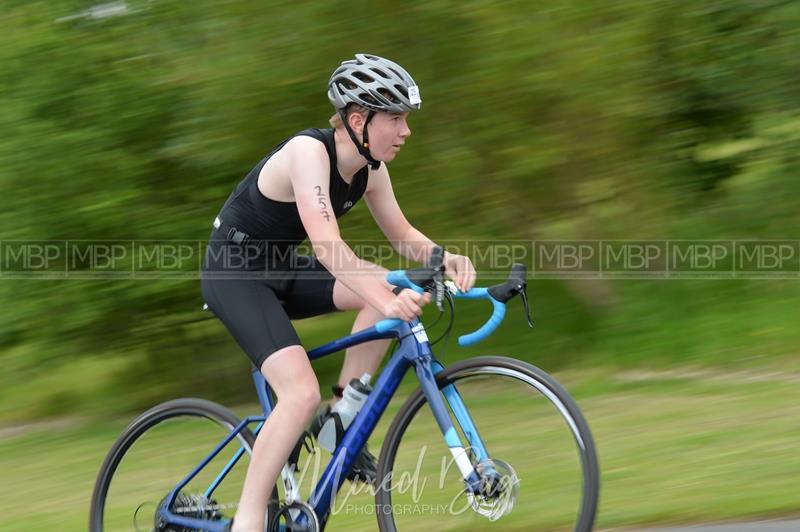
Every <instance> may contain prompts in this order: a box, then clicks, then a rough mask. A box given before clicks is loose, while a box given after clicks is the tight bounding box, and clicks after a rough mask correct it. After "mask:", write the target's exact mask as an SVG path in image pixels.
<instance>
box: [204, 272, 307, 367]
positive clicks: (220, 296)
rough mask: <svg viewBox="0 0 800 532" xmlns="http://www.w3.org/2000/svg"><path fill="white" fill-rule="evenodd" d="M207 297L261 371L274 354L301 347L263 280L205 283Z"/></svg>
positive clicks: (275, 297) (286, 318) (216, 280)
mask: <svg viewBox="0 0 800 532" xmlns="http://www.w3.org/2000/svg"><path fill="white" fill-rule="evenodd" d="M202 286H203V296H204V297H205V299H206V303H208V306H209V307H210V308H211V310H212V311H213V312H214V314H215V315H216V316H217V317H218V318H219V319H220V321H222V323H224V324H225V327H226V328H227V329H228V331H230V333H231V335H232V336H233V337H234V339H235V340H236V342H237V343H238V344H239V346H241V348H242V349H243V350H244V352H245V353H247V356H248V357H250V360H252V361H253V364H255V366H256V367H257V368H261V366H262V364H263V363H264V360H266V358H267V357H268V356H270V355H271V354H272V353H274V352H276V351H278V350H279V349H283V348H284V347H288V346H299V345H301V344H300V339H299V338H298V336H297V333H296V332H295V330H294V327H292V322H291V321H290V320H289V316H287V315H286V312H285V311H284V309H283V307H282V306H281V302H280V300H279V299H278V296H277V295H276V294H275V291H274V290H273V289H272V288H270V286H268V284H267V283H266V281H264V280H260V279H203V281H202Z"/></svg>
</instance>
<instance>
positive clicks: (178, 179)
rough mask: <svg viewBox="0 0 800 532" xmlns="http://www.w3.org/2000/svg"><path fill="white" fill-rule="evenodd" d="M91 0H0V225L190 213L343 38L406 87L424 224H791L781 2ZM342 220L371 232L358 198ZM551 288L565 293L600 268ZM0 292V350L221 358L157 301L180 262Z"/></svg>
mask: <svg viewBox="0 0 800 532" xmlns="http://www.w3.org/2000/svg"><path fill="white" fill-rule="evenodd" d="M92 5H93V4H92V3H90V2H83V1H68V0H62V1H48V2H41V1H39V2H37V1H28V2H13V1H7V2H5V10H4V13H3V14H2V15H0V28H2V31H0V44H1V46H0V128H2V131H3V138H2V139H1V140H0V197H2V198H3V200H4V202H3V203H4V204H3V208H2V209H0V227H2V229H0V240H4V241H8V240H67V239H72V240H77V239H89V240H91V239H105V240H143V239H151V240H159V239H165V240H174V239H185V240H202V239H204V238H206V237H207V235H208V233H209V231H210V222H211V220H212V219H213V216H214V214H215V213H216V211H217V209H218V208H219V207H220V206H221V204H222V202H223V201H224V199H225V198H226V197H227V194H228V192H229V191H230V190H231V188H232V187H233V186H234V185H235V184H236V182H238V180H239V179H241V178H242V177H243V176H244V175H245V174H246V172H247V171H248V170H249V169H250V168H251V167H252V165H253V164H254V163H255V162H256V161H258V160H259V159H260V158H261V157H262V156H263V155H264V154H265V153H266V152H268V151H269V150H270V149H271V147H272V146H274V145H275V144H277V143H278V142H279V141H281V140H282V139H283V138H285V137H286V136H288V135H290V134H291V133H293V132H295V131H297V130H300V129H303V128H305V127H309V126H318V127H325V126H326V125H327V117H328V116H329V115H330V114H331V113H332V109H331V108H330V106H329V104H328V102H327V99H326V97H325V90H326V82H327V79H328V76H329V75H330V73H331V71H332V70H333V68H334V67H335V66H336V65H337V64H338V63H339V62H340V61H342V60H343V59H345V58H348V57H350V56H351V55H352V54H353V53H354V52H357V51H367V52H371V53H376V54H379V55H385V56H387V57H390V58H392V59H394V60H396V61H398V62H400V63H401V64H403V65H404V66H406V67H407V68H408V69H409V70H410V71H411V72H412V73H413V75H414V76H415V78H416V80H417V81H418V82H419V84H420V86H421V90H422V97H423V99H424V107H423V110H422V111H421V112H419V113H415V114H414V115H413V117H412V118H411V125H412V130H413V135H412V137H411V138H410V140H409V144H408V146H407V147H406V149H405V150H404V151H403V153H402V155H401V156H400V158H399V159H398V161H396V163H394V164H393V165H392V173H393V176H394V180H395V191H396V193H397V195H398V197H399V199H400V202H401V205H403V207H404V209H405V210H406V211H407V214H408V216H409V218H410V219H411V220H412V221H413V222H414V223H415V224H416V225H418V226H419V227H420V228H421V229H422V230H423V231H425V232H426V233H428V234H429V235H430V236H431V237H432V238H434V239H442V240H445V239H454V240H456V239H464V238H509V239H510V238H528V239H531V238H541V239H577V238H581V239H591V238H608V239H611V238H625V239H636V238H641V239H644V238H705V239H711V238H798V236H797V229H796V228H797V227H798V226H799V224H798V221H800V220H799V219H798V218H799V217H800V215H799V214H798V213H800V200H799V199H798V194H797V192H798V184H797V179H796V177H795V176H796V175H797V166H798V156H797V154H798V153H800V151H799V150H798V148H800V109H798V107H797V102H798V101H800V86H799V85H798V83H797V72H798V71H800V30H798V28H800V24H798V22H800V4H798V3H797V2H786V1H777V0H776V1H766V0H765V1H762V2H732V1H723V0H710V1H707V2H702V3H699V4H698V3H697V2H690V1H688V0H669V1H667V0H657V1H652V2H644V3H643V2H635V1H633V0H623V1H619V2H612V3H606V4H597V3H594V4H592V3H586V2H576V1H572V0H562V1H550V2H545V3H543V4H541V5H539V4H537V5H533V4H531V3H530V2H525V1H508V2H497V1H486V0H475V1H467V2H452V1H445V0H433V1H431V2H425V3H400V4H398V3H396V2H393V3H390V2H349V1H348V2H345V1H342V0H336V1H331V2H299V3H292V2H270V3H269V5H266V4H263V3H247V2H212V1H208V0H200V1H198V2H178V1H176V0H158V1H145V0H138V1H133V0H131V1H128V2H127V3H124V4H122V3H116V4H109V5H111V7H114V6H116V9H117V11H118V12H117V13H116V14H113V16H112V14H109V13H106V14H107V15H108V16H101V14H98V13H99V12H97V11H95V12H94V15H92V16H79V15H81V13H86V12H85V11H84V10H87V9H90V8H91V7H92ZM109 5H107V6H109ZM95 7H96V6H95ZM112 11H113V9H112ZM767 207H769V208H767ZM465 212H468V213H470V215H469V219H470V221H471V222H473V223H470V224H468V225H467V224H464V213H465ZM478 220H479V222H477V223H475V222H476V221H478ZM343 228H344V232H345V235H346V236H347V237H349V238H377V237H379V234H378V232H377V230H376V228H375V227H374V224H373V223H372V222H371V221H370V219H369V215H368V213H367V211H366V209H365V208H360V209H357V210H356V211H355V212H353V213H352V214H351V215H350V216H349V217H348V218H347V219H346V220H345V221H344V222H343ZM587 287H588V288H587ZM562 289H563V287H562V288H558V289H555V291H554V292H553V293H554V294H558V296H557V297H556V296H553V298H554V299H553V302H552V303H553V305H565V306H564V307H563V308H564V309H571V310H575V309H576V308H579V307H583V306H584V305H589V306H591V304H590V302H591V300H592V299H594V298H596V297H597V298H601V299H602V298H606V297H607V296H608V292H609V291H615V290H616V289H615V288H614V287H608V286H605V287H603V286H602V285H601V286H600V289H599V291H598V290H597V285H596V286H595V287H594V288H592V287H591V285H585V286H583V287H582V288H580V289H579V290H578V296H580V297H583V298H584V301H583V302H578V301H571V300H570V297H571V296H569V295H567V296H566V297H564V294H563V293H562V292H561V290H562ZM583 290H586V292H584V293H583V295H581V292H582V291H583ZM0 291H2V294H3V301H5V302H6V304H5V305H3V307H2V308H0V357H3V356H4V353H5V354H6V356H9V355H8V353H10V352H12V351H13V352H18V351H15V350H18V349H19V348H20V346H24V347H25V349H24V352H25V353H26V356H29V357H30V362H31V363H38V362H42V361H63V360H66V359H68V358H69V357H71V356H78V355H86V354H99V353H105V352H109V353H125V354H127V355H128V356H130V357H131V360H132V361H135V362H134V363H133V364H132V365H133V366H136V367H138V368H140V369H141V370H142V371H145V372H147V371H148V370H147V369H146V368H150V369H151V370H152V371H153V372H154V373H155V374H163V372H164V371H170V368H173V369H172V370H171V371H175V368H179V367H180V365H182V364H189V365H191V364H197V365H200V364H201V363H203V364H206V363H207V364H210V366H209V367H213V368H216V369H217V370H220V371H221V368H223V367H225V365H226V364H225V363H223V362H220V361H218V360H217V358H218V356H217V355H216V354H215V353H214V349H215V348H219V347H220V346H222V345H226V346H227V345H229V344H224V343H223V342H224V341H223V340H221V339H219V338H218V337H219V336H220V335H221V334H224V333H222V329H221V328H218V329H213V334H211V333H202V332H198V327H195V326H184V325H181V324H180V323H181V322H182V320H186V319H192V318H193V317H194V316H195V315H196V314H198V311H197V308H198V306H199V304H200V295H199V285H198V282H197V281H196V280H186V281H164V280H161V281H141V280H138V281H123V280H116V281H115V280H92V281H88V280H87V281H80V280H67V281H63V280H62V281H33V280H32V281H24V280H14V281H3V282H2V283H0ZM573 292H574V291H573ZM586 294H588V296H587V295H586ZM587 298H588V299H587ZM610 300H613V298H611V299H609V301H610ZM570 305H571V306H570ZM582 319H583V318H582ZM582 327H589V325H588V324H586V323H584V325H583V326H582ZM564 334H565V335H567V334H569V335H575V334H578V332H576V330H575V329H574V328H573V326H565V329H564ZM215 360H216V362H213V361H215ZM183 367H185V366H183ZM142 368H144V369H142ZM237 371H238V369H237ZM195 373H197V375H196V378H197V379H200V380H199V381H196V382H202V379H203V377H202V375H203V371H200V370H198V371H196V372H195ZM205 375H206V377H207V375H208V373H207V372H206V373H205ZM176 380H177V379H176Z"/></svg>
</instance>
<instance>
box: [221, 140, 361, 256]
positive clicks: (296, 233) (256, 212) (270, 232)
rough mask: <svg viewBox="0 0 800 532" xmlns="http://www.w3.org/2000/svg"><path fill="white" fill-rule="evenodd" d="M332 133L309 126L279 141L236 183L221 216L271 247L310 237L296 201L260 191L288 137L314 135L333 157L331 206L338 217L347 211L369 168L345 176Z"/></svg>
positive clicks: (357, 196)
mask: <svg viewBox="0 0 800 532" xmlns="http://www.w3.org/2000/svg"><path fill="white" fill-rule="evenodd" d="M333 132H334V131H333V129H316V128H310V129H306V130H303V131H301V132H299V133H297V134H295V135H293V136H292V137H289V138H288V139H286V140H284V141H283V142H281V143H280V144H278V145H277V146H276V147H275V148H274V149H273V150H272V151H271V152H270V153H269V154H268V155H267V156H266V157H264V158H263V159H262V160H261V161H259V162H258V164H257V165H256V166H255V167H254V168H253V169H252V170H250V173H248V174H247V177H245V178H244V179H243V180H242V181H241V182H239V184H238V185H236V187H235V188H234V190H233V192H231V194H230V196H228V199H227V200H226V201H225V204H224V205H223V206H222V209H221V210H220V213H219V215H218V218H219V219H220V220H221V221H222V222H223V223H224V224H227V225H229V226H233V227H236V228H237V229H238V230H239V231H242V232H244V233H247V234H248V235H250V238H251V239H252V240H263V241H265V242H267V246H268V247H272V248H280V249H288V248H294V247H296V246H297V245H298V244H300V243H301V242H303V241H304V240H305V239H306V238H307V237H308V234H307V233H306V230H305V228H304V227H303V223H302V221H301V220H300V213H299V212H298V211H297V204H296V203H295V202H293V201H292V202H287V201H276V200H273V199H270V198H267V197H266V196H264V195H263V194H262V193H261V191H260V190H258V175H259V173H260V172H261V169H262V168H263V167H264V165H265V164H266V162H267V161H268V160H269V158H270V157H272V156H273V155H274V154H275V153H276V152H277V151H278V150H280V149H281V148H282V147H283V146H284V145H285V144H286V143H287V142H288V141H289V140H291V139H292V138H294V137H296V136H300V135H303V136H308V137H312V138H315V139H317V140H319V141H320V142H322V143H323V144H324V145H325V149H326V151H327V152H328V158H329V159H330V190H329V197H330V200H331V203H332V205H331V207H332V210H333V212H334V214H335V216H336V218H341V217H342V216H344V215H345V214H347V212H348V211H349V210H350V209H351V208H352V207H353V205H355V204H356V202H358V200H359V199H361V197H362V196H363V195H364V191H365V190H366V189H367V179H368V176H369V169H368V167H367V166H366V165H365V166H364V167H363V168H362V169H360V170H359V171H358V172H356V174H355V175H354V176H353V180H352V183H350V184H348V183H347V182H346V181H345V180H344V179H343V178H342V176H341V174H339V170H338V169H337V167H336V144H335V141H334V138H333ZM221 238H223V237H222V235H219V232H217V234H216V235H215V234H214V233H213V232H212V239H213V240H220V239H221Z"/></svg>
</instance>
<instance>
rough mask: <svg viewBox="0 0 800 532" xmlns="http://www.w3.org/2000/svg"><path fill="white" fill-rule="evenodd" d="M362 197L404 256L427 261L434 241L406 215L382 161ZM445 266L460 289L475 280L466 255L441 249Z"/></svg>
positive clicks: (467, 287) (465, 288) (387, 236)
mask: <svg viewBox="0 0 800 532" xmlns="http://www.w3.org/2000/svg"><path fill="white" fill-rule="evenodd" d="M364 197H365V199H366V201H367V206H369V210H370V212H371V213H372V217H373V218H374V219H375V222H377V224H378V226H379V227H380V228H381V231H383V234H384V235H386V238H387V239H388V240H389V242H391V243H392V246H393V247H394V248H395V249H396V250H397V252H398V253H400V254H401V255H403V256H404V257H406V258H408V259H411V260H414V261H417V262H427V261H428V259H429V258H430V254H431V252H432V251H433V248H434V247H436V244H435V243H434V242H433V241H432V240H431V239H430V238H428V237H427V236H425V235H424V234H422V232H421V231H419V230H418V229H417V228H415V227H414V226H412V225H411V223H409V221H408V220H407V219H406V217H405V215H404V214H403V211H402V210H401V209H400V205H398V203H397V198H396V197H395V195H394V190H393V189H392V181H391V179H390V177H389V171H388V170H387V169H386V165H385V164H382V165H381V166H380V168H378V169H377V170H374V171H371V172H370V176H369V184H368V185H367V190H366V192H365V194H364ZM445 266H446V268H447V270H448V275H449V276H450V277H451V278H452V279H453V280H454V281H455V283H456V286H458V287H459V288H460V289H462V290H465V291H466V290H469V289H470V288H472V286H473V285H474V284H475V277H476V275H475V268H474V267H473V266H472V262H471V261H470V260H469V259H468V258H467V257H464V256H461V255H454V254H451V253H448V252H445Z"/></svg>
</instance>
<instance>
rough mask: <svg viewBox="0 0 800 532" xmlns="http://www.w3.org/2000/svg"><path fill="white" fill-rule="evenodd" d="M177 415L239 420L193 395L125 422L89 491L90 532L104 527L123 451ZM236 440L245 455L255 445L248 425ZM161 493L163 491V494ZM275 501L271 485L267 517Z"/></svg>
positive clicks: (229, 423)
mask: <svg viewBox="0 0 800 532" xmlns="http://www.w3.org/2000/svg"><path fill="white" fill-rule="evenodd" d="M178 417H197V418H200V419H202V418H204V419H207V420H209V421H211V422H213V423H215V424H217V425H219V426H221V427H222V428H224V429H227V430H232V429H233V428H235V427H236V426H237V425H238V424H239V423H240V420H239V418H238V417H237V416H236V415H235V414H233V412H231V411H230V410H228V409H227V408H225V407H223V406H222V405H219V404H217V403H214V402H211V401H207V400H205V399H197V398H186V399H176V400H172V401H167V402H164V403H160V404H158V405H156V406H154V407H153V408H151V409H149V410H147V411H146V412H144V413H143V414H141V415H140V416H139V417H137V418H136V419H135V420H134V421H133V422H131V424H130V425H128V427H127V428H126V429H125V430H124V431H123V433H122V435H121V436H120V437H119V438H118V439H117V440H116V442H115V443H114V445H113V446H112V447H111V450H110V451H109V452H108V454H107V455H106V458H105V460H104V461H103V465H102V466H101V468H100V471H99V473H98V476H97V480H96V482H95V486H94V490H93V492H92V501H91V507H90V515H89V530H90V531H91V532H102V531H103V530H104V527H103V520H104V510H105V504H106V498H107V496H108V490H109V487H110V486H111V483H112V480H113V477H114V474H115V473H116V471H117V468H118V467H119V465H120V463H121V462H122V460H123V458H124V457H125V454H126V453H127V452H128V451H129V450H130V449H131V447H132V446H133V445H134V444H135V443H136V441H137V440H139V439H140V438H141V437H142V436H143V435H144V434H145V433H146V432H147V431H148V430H150V429H151V428H153V427H155V426H156V425H158V424H159V423H162V422H164V421H167V420H169V419H173V418H178ZM237 439H238V441H239V443H240V444H241V445H242V446H243V447H244V448H245V451H246V452H247V454H248V455H249V454H251V453H252V449H253V445H254V444H255V436H254V435H253V433H252V432H251V431H250V430H249V429H248V428H244V429H243V430H242V431H241V432H240V433H239V435H238V436H237ZM211 450H212V449H208V451H209V452H210V451H211ZM186 473H187V474H188V473H189V471H186ZM164 495H167V494H166V493H164ZM277 500H278V494H277V489H276V488H273V492H272V498H271V500H270V502H269V503H268V511H269V515H270V516H272V515H275V512H276V511H277V503H276V502H275V501H277Z"/></svg>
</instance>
